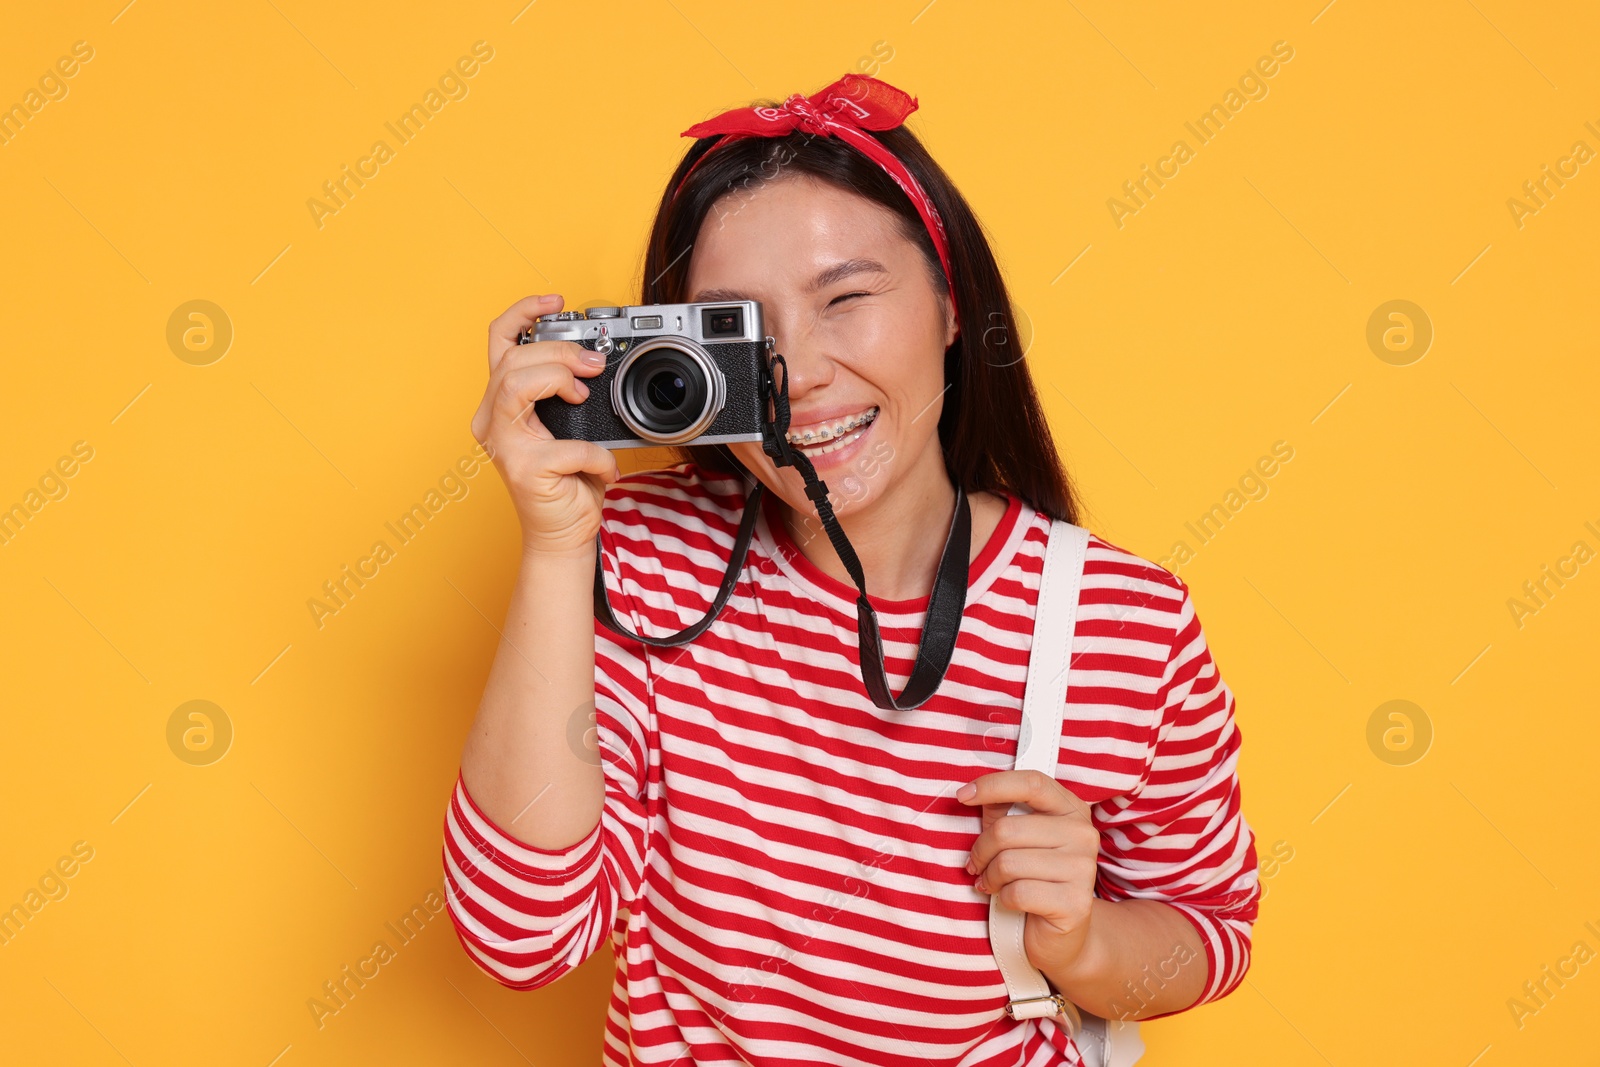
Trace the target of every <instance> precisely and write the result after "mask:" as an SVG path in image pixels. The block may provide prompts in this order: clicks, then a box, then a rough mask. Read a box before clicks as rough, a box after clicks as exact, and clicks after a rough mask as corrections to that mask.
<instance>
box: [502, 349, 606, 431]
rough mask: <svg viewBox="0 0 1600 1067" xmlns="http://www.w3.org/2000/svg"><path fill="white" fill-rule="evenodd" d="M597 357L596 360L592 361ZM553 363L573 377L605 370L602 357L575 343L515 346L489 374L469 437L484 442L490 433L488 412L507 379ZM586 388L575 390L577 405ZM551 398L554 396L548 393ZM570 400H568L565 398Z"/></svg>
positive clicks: (585, 385) (585, 393)
mask: <svg viewBox="0 0 1600 1067" xmlns="http://www.w3.org/2000/svg"><path fill="white" fill-rule="evenodd" d="M595 357H598V358H595ZM549 364H554V365H556V366H560V367H565V368H567V369H568V370H569V371H570V372H571V373H572V374H578V375H583V376H585V377H592V376H593V375H596V374H599V373H600V372H601V371H602V370H603V369H605V357H604V356H600V355H599V354H598V353H596V352H594V351H592V350H590V349H587V348H584V347H583V346H582V345H579V344H578V343H576V342H575V341H538V342H535V343H534V344H530V345H517V346H516V347H515V349H514V350H513V351H511V352H509V353H508V354H507V355H506V356H505V358H504V359H502V360H501V361H500V364H499V365H498V366H497V367H495V369H494V370H493V371H491V372H490V374H489V384H488V385H487V386H486V387H485V388H484V391H483V399H482V400H481V401H479V402H478V410H477V411H476V412H474V413H473V416H472V436H473V437H476V438H477V439H478V440H480V441H481V440H483V439H484V437H485V435H487V434H488V432H489V422H490V418H489V416H490V413H491V412H492V411H493V410H494V406H495V402H496V400H497V399H498V398H499V396H500V390H501V389H502V388H504V386H505V381H506V379H507V378H508V377H509V376H510V375H513V374H517V373H520V372H522V371H524V370H525V369H527V368H529V367H538V366H543V365H549ZM588 388H589V387H588V385H587V384H582V383H580V388H579V389H577V390H576V393H577V396H578V400H575V401H573V402H574V403H577V402H580V401H581V400H582V399H583V398H584V397H586V396H588V395H589V393H588ZM550 395H554V394H550ZM568 399H569V400H570V399H571V397H568Z"/></svg>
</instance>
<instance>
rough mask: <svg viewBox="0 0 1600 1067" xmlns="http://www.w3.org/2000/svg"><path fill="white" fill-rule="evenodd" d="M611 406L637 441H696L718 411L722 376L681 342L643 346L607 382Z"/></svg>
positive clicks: (695, 349)
mask: <svg viewBox="0 0 1600 1067" xmlns="http://www.w3.org/2000/svg"><path fill="white" fill-rule="evenodd" d="M611 388H612V406H613V407H614V408H615V409H616V412H617V416H618V417H619V418H620V419H621V420H622V421H623V423H624V424H625V425H626V426H627V427H628V428H629V429H630V430H632V431H633V432H634V434H635V435H636V436H638V437H639V439H640V440H643V441H649V442H651V443H652V444H660V445H670V444H682V443H683V442H685V441H689V440H692V439H694V438H696V437H699V436H700V435H701V434H703V433H704V432H705V430H706V427H708V426H710V425H711V423H712V422H713V421H714V420H715V419H716V416H717V414H718V412H720V411H721V410H722V404H723V394H724V384H723V378H722V372H721V370H719V369H718V368H717V366H716V364H715V363H714V362H713V361H712V360H711V357H710V355H709V354H708V353H706V352H705V351H704V350H703V349H701V348H700V346H699V345H697V344H695V343H694V342H693V341H689V340H687V339H685V338H672V339H670V340H669V339H666V338H662V339H659V340H652V341H647V342H645V343H644V344H642V345H640V346H639V347H638V348H635V349H634V350H633V351H632V352H630V353H629V354H628V356H627V358H625V359H624V360H623V362H622V363H621V364H619V365H618V367H617V374H616V377H615V378H614V379H613V380H612V385H611Z"/></svg>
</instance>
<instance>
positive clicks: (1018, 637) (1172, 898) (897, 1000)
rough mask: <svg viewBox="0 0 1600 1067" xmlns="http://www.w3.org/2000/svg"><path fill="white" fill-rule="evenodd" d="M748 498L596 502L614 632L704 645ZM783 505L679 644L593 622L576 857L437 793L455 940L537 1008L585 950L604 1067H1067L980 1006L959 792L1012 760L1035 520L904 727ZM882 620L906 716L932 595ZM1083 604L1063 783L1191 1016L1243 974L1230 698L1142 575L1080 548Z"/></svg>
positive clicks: (1055, 1046) (973, 831) (1012, 511)
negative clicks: (611, 957)
mask: <svg viewBox="0 0 1600 1067" xmlns="http://www.w3.org/2000/svg"><path fill="white" fill-rule="evenodd" d="M743 505H744V495H743V489H742V485H741V483H740V481H739V479H738V478H737V477H735V476H728V475H721V474H715V473H712V472H706V471H702V470H701V469H699V468H698V467H696V466H694V465H693V464H688V463H685V464H680V465H678V466H676V467H672V468H668V469H665V470H656V471H645V472H638V473H635V474H630V475H627V476H625V477H624V478H622V479H620V480H619V481H617V482H614V483H612V484H611V485H610V486H609V487H608V488H607V491H606V494H605V501H604V507H603V513H602V524H601V556H602V559H603V561H604V564H605V570H606V584H607V587H608V589H609V590H610V593H611V601H612V605H613V607H614V609H615V611H616V613H617V617H618V619H619V620H621V621H623V622H624V624H625V625H627V626H628V627H629V628H630V629H631V630H633V631H634V632H635V633H646V634H652V635H654V634H667V633H671V632H675V631H677V630H680V629H682V628H684V627H685V626H688V625H691V624H692V623H694V622H695V621H697V620H698V619H699V618H700V617H701V616H702V615H703V614H704V611H705V608H706V606H707V605H708V604H709V603H710V601H711V598H712V596H713V594H714V592H715V590H716V588H717V586H718V585H719V583H720V581H721V579H722V575H723V572H724V570H725V568H726V564H727V559H728V555H729V553H730V551H731V549H732V543H733V539H734V536H735V533H736V531H737V529H738V525H739V518H740V513H741V511H742V509H743ZM775 505H776V501H775V499H774V497H773V495H772V494H770V493H769V494H767V500H766V504H765V507H764V510H763V514H762V517H761V519H760V521H759V523H758V525H757V527H756V536H755V538H754V540H753V541H752V544H751V550H750V556H749V558H748V559H747V562H746V565H745V567H744V570H743V572H742V575H741V577H740V580H739V584H738V587H737V588H736V590H735V591H734V594H733V596H732V598H731V599H730V600H729V602H728V604H727V607H726V608H724V610H723V612H722V614H721V616H720V617H719V618H718V619H717V621H716V622H715V623H714V624H713V625H712V626H711V628H710V629H709V630H708V631H706V632H705V633H703V634H702V635H701V636H700V637H699V638H697V639H696V640H695V641H694V642H692V643H691V644H689V645H686V646H679V647H676V648H662V649H655V648H649V647H647V646H644V645H641V644H640V643H638V642H635V641H632V640H628V639H624V638H620V637H618V636H617V635H615V634H613V633H612V632H611V631H609V630H607V629H604V628H603V627H601V626H600V625H599V624H598V623H596V625H595V653H596V656H595V708H594V719H593V727H592V729H591V731H590V736H591V737H592V738H593V739H594V742H595V743H596V744H597V746H598V753H597V754H596V755H593V756H591V758H597V759H599V760H600V762H601V764H602V768H603V771H604V779H605V800H604V809H603V813H602V815H601V818H600V821H599V823H598V825H596V827H595V829H594V830H593V831H592V832H591V833H590V834H589V835H588V836H587V837H585V838H584V839H583V840H581V841H578V842H576V843H574V844H573V845H571V846H570V847H568V848H563V849H555V850H551V849H543V848H536V847H533V846H531V845H529V844H526V843H524V842H522V841H520V840H518V839H517V838H516V837H515V836H514V835H512V834H510V833H508V832H507V831H506V830H505V829H503V828H501V827H499V826H497V825H495V824H494V823H493V822H491V821H490V820H489V819H488V818H486V817H485V816H484V814H483V813H482V812H481V811H480V810H479V809H478V808H477V806H476V805H475V804H474V802H473V800H472V797H471V796H470V795H469V794H468V793H467V790H466V787H465V784H464V782H463V781H462V780H461V779H460V778H459V777H458V779H457V782H456V786H455V790H454V794H453V796H452V797H451V800H450V804H449V809H448V812H447V814H446V817H445V823H444V833H445V839H444V852H443V861H444V869H445V874H446V878H447V881H448V884H449V888H450V890H451V891H450V893H449V894H448V902H449V909H450V915H451V918H452V920H453V921H454V924H455V927H456V930H457V933H458V935H459V937H460V940H461V943H462V945H463V946H464V948H465V949H466V951H467V953H468V955H469V956H471V958H472V959H473V960H474V961H475V962H476V963H477V964H478V965H479V966H480V967H482V968H483V969H484V970H485V971H486V972H487V973H488V974H490V975H491V976H493V977H494V978H495V979H496V980H498V981H499V982H501V983H503V984H505V985H507V986H509V987H511V988H515V989H536V988H538V987H540V986H543V985H547V984H548V983H550V982H553V981H555V980H556V979H558V978H560V977H561V976H562V975H564V974H566V973H567V972H569V971H571V970H572V969H573V968H575V967H577V966H578V965H579V964H580V963H582V962H583V961H584V960H585V959H587V958H588V957H589V955H590V954H591V953H593V952H594V951H595V950H596V949H597V948H598V947H599V946H600V944H601V942H602V941H603V940H605V939H606V937H607V935H609V936H610V940H611V945H612V949H613V951H614V954H615V958H616V961H617V973H616V980H615V983H614V985H613V987H612V994H611V1004H610V1010H609V1013H608V1018H607V1022H606V1026H605V1032H604V1062H605V1063H607V1064H611V1065H624V1064H663V1065H665V1064H679V1065H683V1067H687V1065H688V1064H691V1063H693V1064H702V1063H729V1064H739V1063H749V1064H758V1065H769V1064H770V1065H776V1064H782V1065H785V1067H789V1065H801V1064H846V1063H859V1062H870V1063H876V1064H888V1065H894V1067H923V1065H926V1064H937V1065H950V1067H978V1065H984V1067H1000V1065H1006V1067H1012V1065H1017V1067H1022V1065H1029V1067H1032V1065H1043V1064H1065V1065H1074V1064H1078V1063H1079V1062H1080V1058H1079V1055H1078V1051H1077V1048H1076V1046H1075V1045H1074V1044H1073V1042H1072V1041H1071V1039H1070V1038H1069V1037H1068V1035H1067V1034H1066V1032H1065V1031H1064V1030H1063V1029H1062V1028H1061V1027H1059V1026H1057V1025H1056V1024H1055V1023H1054V1022H1053V1021H1051V1020H1049V1019H1042V1020H1023V1021H1013V1020H1011V1019H1008V1018H1007V1017H1006V1016H1005V1014H1004V1011H1003V1008H1004V1006H1005V1004H1006V1000H1007V997H1006V988H1005V983H1004V981H1003V980H1002V978H1001V975H1000V971H999V969H998V967H997V965H996V963H995V959H994V956H993V954H992V951H991V949H990V943H989V938H988V913H989V898H988V897H987V896H986V895H984V894H983V893H982V892H980V891H979V890H977V889H976V888H974V887H973V884H972V882H973V879H972V877H971V876H970V875H968V874H967V873H966V869H965V868H966V862H967V857H968V852H969V850H970V849H971V847H972V844H973V842H974V841H975V840H976V837H977V834H978V828H979V814H978V812H977V811H976V810H975V809H971V808H968V807H967V806H966V805H964V804H962V803H960V802H959V801H957V800H956V799H955V796H954V793H955V790H956V789H957V788H959V787H960V786H961V785H963V784H964V783H966V782H968V781H971V780H972V779H973V778H976V777H978V776H979V775H981V774H986V773H989V772H991V771H996V770H1003V769H1007V768H1009V767H1010V766H1011V765H1012V763H1013V762H1014V757H1015V753H1016V740H1017V732H1018V728H1019V725H1020V722H1021V713H1022V695H1023V684H1024V681H1025V678H1026V672H1027V665H1028V649H1029V644H1030V641H1031V638H1032V630H1033V613H1034V608H1035V605H1036V603H1037V597H1038V589H1039V575H1040V570H1041V565H1042V562H1043V556H1044V549H1045V543H1046V536H1047V534H1048V531H1049V519H1048V517H1047V516H1046V515H1044V514H1042V513H1040V512H1037V511H1035V510H1034V509H1033V508H1031V507H1029V506H1028V505H1027V504H1025V503H1023V502H1022V501H1021V500H1019V499H1017V498H1015V497H1012V498H1010V506H1009V508H1008V510H1007V511H1006V513H1005V517H1004V518H1003V519H1002V520H1001V522H1000V525H999V527H998V528H997V529H996V530H995V531H994V534H993V536H992V537H990V539H989V540H988V542H987V543H986V544H985V545H984V547H983V548H982V550H981V552H980V554H979V555H978V557H977V558H976V559H975V560H974V561H973V563H972V566H971V569H970V572H969V583H970V584H969V589H968V594H967V606H966V612H965V615H964V616H963V619H962V624H961V632H960V640H959V642H958V645H957V648H956V652H955V656H954V658H953V660H952V661H951V664H950V667H949V671H948V673H947V674H946V676H945V680H944V682H943V684H942V685H941V686H940V688H939V690H938V692H937V693H936V694H935V695H934V696H933V697H932V698H930V699H929V700H928V701H927V703H925V704H924V705H922V706H921V707H919V708H916V709H914V710H912V711H904V712H901V711H885V710H883V709H880V708H878V707H877V706H875V705H874V704H873V703H872V701H871V699H870V698H869V697H868V696H867V693H866V690H865V688H864V686H863V685H862V682H861V674H860V669H859V664H858V659H859V653H858V650H857V640H856V618H855V597H856V591H855V589H854V588H852V587H850V586H848V585H846V584H845V583H842V582H840V581H838V580H836V579H834V578H832V577H831V576H829V575H827V574H825V573H824V572H822V571H821V570H819V569H818V568H817V567H816V566H815V565H814V564H812V563H811V562H810V561H809V560H807V559H806V557H805V556H804V555H803V554H801V552H800V551H799V549H798V548H797V546H796V545H795V544H794V543H793V541H792V539H791V538H790V537H789V535H788V533H787V532H786V530H785V528H784V526H783V523H782V522H781V520H780V519H779V517H778V514H777V512H776V511H775V510H774V508H775ZM874 604H875V606H876V608H877V611H878V617H879V622H880V624H881V626H882V631H883V639H884V646H885V653H886V670H887V673H888V675H889V681H890V684H891V685H892V686H893V688H894V691H895V692H899V691H900V690H901V688H902V687H903V686H904V684H905V681H906V678H907V676H908V675H909V671H910V666H911V656H912V655H914V654H915V649H916V643H917V640H918V638H919V636H920V634H921V626H922V619H923V615H924V613H925V611H926V607H927V599H926V598H925V597H924V598H919V599H916V600H904V601H887V600H880V599H877V598H874ZM1079 604H1080V606H1079V610H1078V622H1077V633H1076V636H1075V637H1074V640H1073V650H1072V660H1071V668H1070V673H1069V675H1068V691H1067V709H1066V717H1065V722H1064V724H1063V728H1062V737H1061V754H1060V762H1059V765H1058V767H1057V771H1056V777H1057V778H1058V779H1059V780H1060V781H1061V783H1062V785H1064V786H1065V787H1066V788H1068V789H1070V790H1071V791H1072V792H1073V793H1075V794H1076V795H1077V796H1079V797H1080V798H1082V799H1083V800H1084V801H1085V802H1087V803H1089V804H1090V805H1091V810H1092V812H1093V816H1094V821H1095V823H1096V825H1097V826H1098V827H1099V829H1100V835H1101V838H1100V849H1101V851H1100V859H1099V878H1098V881H1097V884H1096V887H1095V890H1096V893H1097V895H1099V896H1100V897H1102V898H1105V899H1109V900H1121V899H1125V898H1128V897H1144V898H1150V899H1156V900H1162V901H1165V902H1167V903H1170V904H1172V905H1174V906H1176V907H1177V908H1178V909H1179V910H1180V911H1181V912H1182V914H1183V915H1184V916H1185V917H1186V918H1188V919H1189V920H1190V921H1191V922H1192V923H1193V924H1194V925H1195V927H1196V928H1197V929H1198V930H1199V933H1200V937H1201V940H1202V942H1203V944H1204V946H1205V962H1206V964H1207V966H1208V968H1209V975H1210V977H1209V979H1208V981H1207V983H1206V987H1205V990H1204V992H1203V993H1202V995H1201V997H1200V999H1199V1000H1198V1001H1196V1003H1197V1004H1200V1003H1205V1002H1207V1001H1210V1000H1215V999H1217V998H1219V997H1221V996H1224V995H1225V994H1227V993H1229V992H1231V991H1232V990H1233V989H1234V988H1235V987H1236V986H1237V985H1238V984H1239V982H1240V981H1241V980H1242V979H1243V977H1244V974H1245V971H1246V969H1247V968H1248V967H1249V961H1250V935H1251V930H1252V926H1253V924H1254V921H1255V918H1256V909H1257V902H1258V900H1259V897H1260V884H1259V877H1258V871H1257V865H1256V851H1255V842H1254V836H1253V834H1252V833H1251V830H1250V828H1249V826H1248V824H1247V823H1246V822H1245V819H1244V816H1243V814H1242V812H1241V810H1240V788H1239V780H1238V776H1237V760H1238V753H1239V741H1240V734H1239V729H1238V727H1237V726H1236V725H1235V723H1234V718H1233V695H1232V693H1231V691H1230V690H1229V688H1228V686H1227V685H1226V684H1225V683H1224V682H1223V680H1222V678H1221V676H1220V675H1219V674H1218V673H1217V668H1216V666H1215V664H1214V663H1213V661H1212V658H1211V655H1210V653H1209V651H1208V649H1207V647H1206V641H1205V636H1204V634H1203V633H1202V631H1201V628H1200V623H1199V621H1198V619H1197V618H1196V617H1195V612H1194V607H1193V605H1192V604H1191V602H1190V597H1189V589H1188V587H1187V586H1186V585H1185V584H1184V582H1183V581H1182V580H1180V579H1179V578H1177V577H1176V576H1174V575H1172V574H1171V573H1169V572H1168V571H1166V570H1164V569H1163V568H1161V567H1159V566H1157V565H1155V564H1153V563H1150V562H1148V561H1146V560H1144V559H1141V558H1140V557H1138V556H1136V555H1133V554H1132V553H1130V552H1127V551H1125V550H1123V549H1121V548H1118V547H1116V546H1114V545H1111V544H1108V543H1107V542H1105V541H1103V540H1101V539H1099V538H1096V537H1092V536H1091V538H1090V540H1089V551H1088V560H1087V563H1086V565H1085V573H1084V578H1083V587H1082V592H1081V594H1080V600H1079ZM585 725H587V724H585ZM537 812H538V809H537V807H536V806H535V807H534V808H533V809H531V810H530V811H529V813H528V816H527V817H529V818H536V817H537ZM1194 962H1195V963H1198V962H1199V961H1198V959H1196V960H1195V961H1194ZM1191 965H1192V964H1191ZM1165 973H1166V975H1167V977H1168V978H1170V977H1172V975H1173V973H1174V972H1173V971H1171V970H1166V971H1165ZM1160 981H1161V978H1160V975H1159V974H1157V973H1156V972H1154V971H1152V972H1151V973H1150V975H1149V977H1148V978H1147V979H1146V980H1145V983H1144V988H1145V989H1147V990H1153V989H1154V988H1157V987H1158V984H1159V982H1160ZM1146 996H1148V993H1147V994H1146ZM1128 999H1129V1004H1130V1006H1131V1005H1132V1004H1134V1003H1137V997H1136V994H1134V993H1133V992H1131V991H1130V996H1129V998H1128ZM1169 1014H1170V1013H1169ZM1152 1017H1153V1016H1152Z"/></svg>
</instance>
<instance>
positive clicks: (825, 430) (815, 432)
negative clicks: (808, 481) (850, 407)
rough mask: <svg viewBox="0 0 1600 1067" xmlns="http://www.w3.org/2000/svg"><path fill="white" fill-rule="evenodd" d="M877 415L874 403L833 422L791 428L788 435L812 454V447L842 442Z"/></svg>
mask: <svg viewBox="0 0 1600 1067" xmlns="http://www.w3.org/2000/svg"><path fill="white" fill-rule="evenodd" d="M877 417H878V408H877V407H876V405H874V406H873V407H870V408H867V409H865V410H863V411H859V412H857V413H856V414H854V415H850V416H847V417H845V418H842V419H835V420H833V421H831V422H822V423H817V424H815V425H812V426H808V427H806V428H805V429H804V430H799V431H796V430H794V429H791V430H790V431H789V433H788V435H787V436H788V440H789V443H790V444H792V445H799V446H801V451H802V452H805V453H806V454H807V455H810V454H812V453H811V450H812V449H820V447H821V446H823V445H827V444H830V443H834V442H840V443H842V439H843V438H844V437H845V436H847V435H852V434H854V433H855V432H856V431H858V430H860V429H862V428H863V427H865V426H867V425H869V424H870V423H871V422H872V420H873V419H875V418H877ZM825 451H829V452H831V451H833V450H832V449H831V448H830V449H826V450H825ZM816 454H817V455H821V454H822V451H818V452H817V453H816Z"/></svg>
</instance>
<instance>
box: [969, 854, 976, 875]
mask: <svg viewBox="0 0 1600 1067" xmlns="http://www.w3.org/2000/svg"><path fill="white" fill-rule="evenodd" d="M967 873H968V874H977V873H978V863H977V861H976V860H974V859H972V858H971V857H970V856H969V857H968V858H967Z"/></svg>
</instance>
